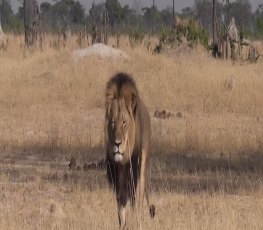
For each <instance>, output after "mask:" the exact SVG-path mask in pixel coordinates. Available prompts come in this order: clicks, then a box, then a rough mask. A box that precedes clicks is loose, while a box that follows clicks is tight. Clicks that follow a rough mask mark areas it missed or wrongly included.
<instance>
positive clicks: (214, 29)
mask: <svg viewBox="0 0 263 230" xmlns="http://www.w3.org/2000/svg"><path fill="white" fill-rule="evenodd" d="M216 3H217V1H216V0H213V52H212V55H213V57H216V56H217V54H218V40H217V32H216Z"/></svg>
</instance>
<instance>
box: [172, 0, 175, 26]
mask: <svg viewBox="0 0 263 230" xmlns="http://www.w3.org/2000/svg"><path fill="white" fill-rule="evenodd" d="M172 27H173V29H175V15H174V0H173V24H172Z"/></svg>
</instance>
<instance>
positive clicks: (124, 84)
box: [107, 73, 138, 98]
mask: <svg viewBox="0 0 263 230" xmlns="http://www.w3.org/2000/svg"><path fill="white" fill-rule="evenodd" d="M115 87H116V88H115ZM112 88H115V92H114V94H115V95H114V96H115V97H116V98H118V97H120V96H122V95H123V93H124V92H123V90H124V89H126V90H127V88H128V89H130V90H132V91H133V93H135V94H136V95H138V90H137V87H136V84H135V81H134V80H133V79H132V77H131V76H130V75H128V74H126V73H117V74H116V75H114V76H113V77H112V78H111V79H110V80H109V81H108V83H107V90H109V89H112Z"/></svg>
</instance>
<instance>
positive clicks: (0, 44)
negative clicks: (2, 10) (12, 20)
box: [0, 19, 7, 49]
mask: <svg viewBox="0 0 263 230" xmlns="http://www.w3.org/2000/svg"><path fill="white" fill-rule="evenodd" d="M6 46H7V39H6V36H5V33H4V31H3V30H2V26H1V19H0V49H4V48H6Z"/></svg>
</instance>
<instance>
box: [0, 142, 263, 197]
mask: <svg viewBox="0 0 263 230" xmlns="http://www.w3.org/2000/svg"><path fill="white" fill-rule="evenodd" d="M1 156H2V157H1V160H0V163H1V165H2V167H1V170H0V173H4V174H5V175H7V176H8V177H9V180H10V181H11V182H27V181H34V180H35V179H36V178H37V177H40V178H41V180H43V181H46V182H50V183H63V184H65V185H67V184H68V185H74V186H81V187H83V189H90V190H94V189H96V188H106V187H107V186H108V185H107V181H106V173H105V170H96V169H93V170H87V171H85V170H83V165H84V163H87V162H98V161H100V160H101V159H102V158H104V156H105V150H104V148H103V146H96V147H93V148H90V147H77V148H66V149H65V148H58V147H55V148H50V147H46V146H37V145H33V146H25V147H23V148H9V149H2V150H1ZM72 156H74V157H75V158H76V159H77V164H78V166H79V167H77V168H76V170H69V160H70V158H71V157H72ZM41 168H43V170H40V169H41ZM262 184H263V154H256V153H254V154H252V153H251V154H246V155H238V156H235V157H231V158H230V157H224V156H221V157H214V156H211V157H209V156H204V155H201V154H197V155H192V156H188V155H187V154H185V155H182V154H176V153H172V152H171V153H165V154H161V153H157V154H153V156H152V159H151V189H152V191H153V192H157V193H158V192H163V191H167V192H176V193H200V192H209V193H213V192H223V193H230V194H236V193H239V192H250V191H254V190H256V189H258V188H262Z"/></svg>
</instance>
